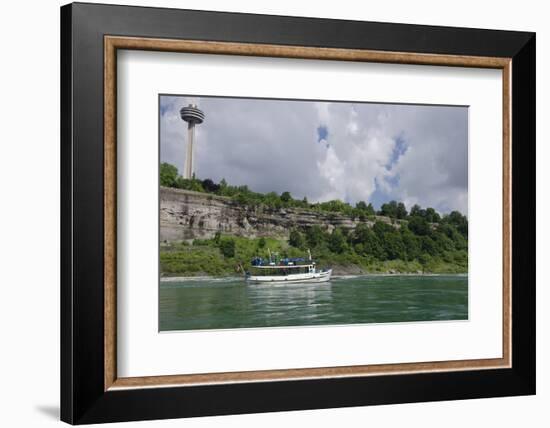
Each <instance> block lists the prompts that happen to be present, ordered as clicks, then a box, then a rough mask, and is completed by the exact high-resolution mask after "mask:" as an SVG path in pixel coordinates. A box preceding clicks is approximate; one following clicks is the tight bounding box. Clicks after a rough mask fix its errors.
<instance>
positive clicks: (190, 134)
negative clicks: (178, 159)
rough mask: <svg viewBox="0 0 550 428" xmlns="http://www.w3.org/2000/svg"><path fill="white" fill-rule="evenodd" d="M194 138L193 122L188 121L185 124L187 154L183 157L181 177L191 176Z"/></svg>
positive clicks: (188, 177) (189, 177)
mask: <svg viewBox="0 0 550 428" xmlns="http://www.w3.org/2000/svg"><path fill="white" fill-rule="evenodd" d="M194 140H195V124H194V123H193V122H189V123H188V125H187V155H186V157H185V168H184V172H183V178H186V179H188V180H189V179H191V178H193V143H194Z"/></svg>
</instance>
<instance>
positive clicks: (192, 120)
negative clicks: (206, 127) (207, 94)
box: [180, 104, 204, 179]
mask: <svg viewBox="0 0 550 428" xmlns="http://www.w3.org/2000/svg"><path fill="white" fill-rule="evenodd" d="M180 115H181V118H182V120H184V121H185V122H187V156H186V157H185V168H184V170H183V178H186V179H191V178H193V173H194V171H193V143H194V140H195V125H200V124H201V123H202V122H203V121H204V113H203V111H202V110H200V109H199V108H198V107H197V106H196V105H195V104H189V105H188V106H187V107H183V108H182V109H181V110H180Z"/></svg>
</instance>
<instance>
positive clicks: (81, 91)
mask: <svg viewBox="0 0 550 428" xmlns="http://www.w3.org/2000/svg"><path fill="white" fill-rule="evenodd" d="M107 18H108V19H107ZM61 52H62V64H61V71H62V76H61V79H62V92H61V101H62V112H61V113H62V114H61V125H62V138H61V146H62V150H61V154H62V162H61V163H62V171H61V176H62V177H61V187H62V189H61V190H62V207H61V208H62V210H61V211H62V236H61V242H62V266H61V268H62V284H61V287H62V290H61V291H62V293H61V299H62V300H61V338H62V343H61V355H62V361H61V367H62V371H61V372H62V376H61V387H62V388H61V389H62V396H61V402H62V406H61V409H62V420H64V421H66V422H69V423H72V424H82V423H97V422H114V421H128V420H143V419H159V418H175V417H188V416H201V415H221V414H231V413H250V412H268V411H280V410H296V409H313V408H326V407H343V406H360V405H370V404H386V403H404V402H414V401H434V400H450V399H463V398H476V397H493V396H505V395H526V394H534V393H535V279H534V275H535V258H534V251H535V226H534V224H535V222H534V217H535V214H534V212H535V211H534V207H535V196H534V194H535V187H534V186H535V185H534V179H535V161H534V160H535V114H534V113H535V35H534V34H533V33H524V32H509V31H495V30H479V29H463V28H446V27H427V26H416V25H407V24H385V23H370V22H352V21H338V20H326V19H313V18H292V17H281V16H265V15H248V14H232V13H218V12H204V11H191V10H174V9H156V8H140V7H127V6H106V5H91V4H78V3H77V4H71V5H67V6H64V7H62V8H61ZM514 206H515V207H516V209H514Z"/></svg>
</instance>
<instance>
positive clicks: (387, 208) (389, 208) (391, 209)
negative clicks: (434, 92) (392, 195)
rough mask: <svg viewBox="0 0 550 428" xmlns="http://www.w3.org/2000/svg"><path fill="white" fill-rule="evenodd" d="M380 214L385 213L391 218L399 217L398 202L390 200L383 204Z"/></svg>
mask: <svg viewBox="0 0 550 428" xmlns="http://www.w3.org/2000/svg"><path fill="white" fill-rule="evenodd" d="M380 215H384V216H387V217H391V218H396V217H397V202H396V201H390V202H388V203H386V204H382V206H381V207H380Z"/></svg>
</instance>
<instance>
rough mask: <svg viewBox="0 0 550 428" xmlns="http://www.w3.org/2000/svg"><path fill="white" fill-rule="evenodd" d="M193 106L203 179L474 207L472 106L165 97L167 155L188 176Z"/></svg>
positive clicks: (316, 194) (313, 197) (313, 194)
mask: <svg viewBox="0 0 550 428" xmlns="http://www.w3.org/2000/svg"><path fill="white" fill-rule="evenodd" d="M190 103H193V104H197V106H198V107H199V108H200V109H201V110H203V111H204V114H205V116H206V117H205V120H204V123H202V124H200V125H197V127H196V128H195V154H194V164H195V165H194V166H195V176H196V177H197V178H200V179H205V178H211V179H212V180H214V181H215V182H219V181H220V180H221V179H222V178H225V180H226V181H227V183H229V184H232V185H244V184H246V185H248V187H249V188H250V189H251V190H254V191H257V192H271V191H275V192H277V193H282V192H285V191H288V192H290V193H291V195H292V196H293V197H294V198H300V199H301V198H303V197H304V196H305V197H307V199H308V200H309V201H310V202H318V201H328V200H332V199H340V200H343V201H345V202H349V203H351V204H353V205H354V204H355V203H356V202H358V201H365V202H367V203H369V202H372V204H373V205H374V207H375V208H379V207H380V205H381V204H382V203H385V202H388V201H390V200H396V201H399V202H404V203H405V205H406V206H407V208H409V209H410V207H411V206H412V205H414V204H419V205H421V206H422V207H433V208H435V209H436V210H438V211H439V212H441V213H448V212H450V211H452V210H458V211H460V212H462V213H464V214H467V212H468V108H467V107H464V106H427V105H404V104H379V103H353V102H325V101H297V100H276V99H250V98H221V97H198V96H167V95H162V96H161V97H160V158H161V162H169V163H171V164H173V165H175V166H176V167H177V168H178V171H179V173H180V174H182V173H183V165H184V161H185V153H186V151H185V149H186V144H187V141H186V138H187V124H186V123H185V122H183V121H182V120H181V118H180V115H179V110H180V108H181V107H183V106H187V105H188V104H190Z"/></svg>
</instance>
